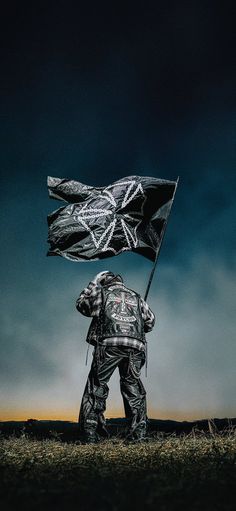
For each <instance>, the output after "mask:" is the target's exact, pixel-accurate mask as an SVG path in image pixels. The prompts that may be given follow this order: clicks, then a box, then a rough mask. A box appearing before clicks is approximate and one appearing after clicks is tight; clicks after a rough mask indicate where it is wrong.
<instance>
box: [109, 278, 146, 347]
mask: <svg viewBox="0 0 236 511" xmlns="http://www.w3.org/2000/svg"><path fill="white" fill-rule="evenodd" d="M102 293H103V306H102V310H101V313H100V318H99V319H100V321H99V330H100V332H99V337H100V340H102V339H107V338H108V337H132V338H134V339H138V340H139V341H143V342H144V340H145V337H144V321H143V318H142V312H141V301H140V295H139V294H138V293H136V292H135V291H132V289H128V288H127V287H125V286H123V285H121V284H119V283H116V284H113V285H112V284H110V285H107V286H103V288H102Z"/></svg>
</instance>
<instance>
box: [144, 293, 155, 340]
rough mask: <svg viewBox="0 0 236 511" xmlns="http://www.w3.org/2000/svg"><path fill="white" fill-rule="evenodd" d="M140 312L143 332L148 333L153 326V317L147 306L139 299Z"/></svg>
mask: <svg viewBox="0 0 236 511" xmlns="http://www.w3.org/2000/svg"><path fill="white" fill-rule="evenodd" d="M141 311H142V317H143V320H144V331H145V332H150V331H151V330H152V329H153V327H154V324H155V315H154V313H153V312H152V311H151V309H150V307H149V305H148V304H147V303H146V302H145V301H144V300H143V299H142V298H141Z"/></svg>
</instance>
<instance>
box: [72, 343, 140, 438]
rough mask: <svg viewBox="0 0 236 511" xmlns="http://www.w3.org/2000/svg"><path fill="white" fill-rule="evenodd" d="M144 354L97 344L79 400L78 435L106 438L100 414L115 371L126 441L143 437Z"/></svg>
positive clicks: (105, 430)
mask: <svg viewBox="0 0 236 511" xmlns="http://www.w3.org/2000/svg"><path fill="white" fill-rule="evenodd" d="M144 363H145V352H144V351H140V350H138V349H136V348H130V347H127V346H102V345H101V344H98V345H97V346H96V347H95V349H94V353H93V361H92V365H91V369H90V372H89V375H88V379H87V383H86V386H85V390H84V394H83V397H82V402H81V407H80V414H79V427H80V433H81V434H82V436H84V437H86V435H87V436H90V437H91V435H97V434H98V435H101V436H105V437H106V436H108V432H107V429H106V421H105V417H104V412H105V410H106V399H107V397H108V393H109V387H108V385H107V383H108V382H109V380H110V377H111V376H112V374H113V372H114V371H115V369H116V368H117V367H118V369H119V373H120V390H121V394H122V397H123V402H124V409H125V416H126V418H127V419H128V435H127V436H128V438H131V439H141V438H143V437H144V436H145V434H146V421H147V408H146V391H145V389H144V386H143V384H142V382H141V380H140V373H141V368H142V366H143V365H144Z"/></svg>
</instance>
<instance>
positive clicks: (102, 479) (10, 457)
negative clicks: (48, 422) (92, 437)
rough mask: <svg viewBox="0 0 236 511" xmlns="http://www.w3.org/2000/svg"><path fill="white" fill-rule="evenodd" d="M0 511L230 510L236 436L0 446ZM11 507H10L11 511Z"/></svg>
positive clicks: (23, 441) (27, 441)
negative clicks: (20, 509) (136, 442)
mask: <svg viewBox="0 0 236 511" xmlns="http://www.w3.org/2000/svg"><path fill="white" fill-rule="evenodd" d="M0 457H1V474H0V480H1V502H2V506H1V509H3V510H4V511H5V510H8V509H14V508H15V506H16V505H17V507H19V506H20V505H23V508H24V510H29V509H30V510H39V509H40V510H41V509H42V510H43V509H44V510H45V509H50V510H54V509H55V510H64V509H70V508H73V509H78V510H95V511H96V510H99V511H100V510H110V511H120V510H125V509H130V510H134V509H136V510H137V509H138V510H139V509H144V510H146V509H147V510H149V509H157V510H160V511H164V510H177V509H183V510H186V511H188V510H191V511H194V510H200V509H201V510H203V511H204V510H212V511H213V510H214V511H216V510H219V511H222V510H233V509H235V502H236V474H235V462H236V434H235V432H234V431H231V432H228V433H224V434H214V433H213V434H211V435H204V434H195V433H191V434H190V435H187V436H181V437H176V436H175V435H171V436H167V437H162V436H161V435H159V436H158V435H157V436H156V438H153V439H152V440H150V442H148V443H145V444H141V445H128V446H127V445H125V444H124V443H123V442H122V441H121V440H119V439H116V438H115V439H113V440H106V441H104V442H103V443H101V444H98V445H82V444H80V443H62V442H61V441H60V440H59V439H57V438H55V440H34V439H31V438H28V437H27V436H24V435H22V436H21V437H19V438H16V437H10V438H8V439H4V438H2V439H1V453H0ZM13 506H14V507H13Z"/></svg>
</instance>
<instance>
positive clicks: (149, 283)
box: [144, 176, 179, 377]
mask: <svg viewBox="0 0 236 511" xmlns="http://www.w3.org/2000/svg"><path fill="white" fill-rule="evenodd" d="M178 182H179V176H178V178H177V180H176V183H175V189H174V193H173V197H172V200H171V205H170V210H169V214H168V216H167V218H166V221H165V222H164V224H163V226H162V230H161V236H160V238H161V241H160V244H159V248H158V250H157V253H156V257H155V261H154V264H153V267H152V271H151V273H150V277H149V281H148V285H147V289H146V293H145V296H144V300H145V302H146V299H147V295H148V293H149V289H150V286H151V283H152V279H153V275H154V272H155V269H156V265H157V260H158V257H159V254H160V249H161V245H162V242H163V239H164V235H165V231H166V224H167V222H168V219H169V216H170V212H171V208H172V206H173V202H174V198H175V192H176V189H177V186H178ZM147 359H148V349H147V341H146V344H145V376H146V377H147V363H148V362H147Z"/></svg>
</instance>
